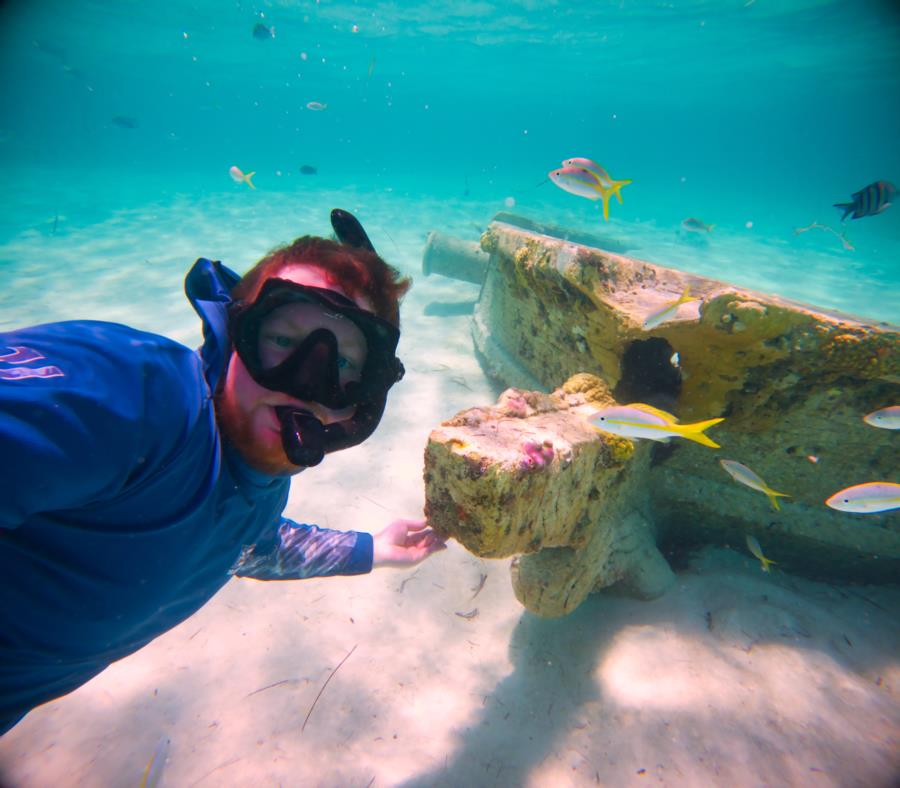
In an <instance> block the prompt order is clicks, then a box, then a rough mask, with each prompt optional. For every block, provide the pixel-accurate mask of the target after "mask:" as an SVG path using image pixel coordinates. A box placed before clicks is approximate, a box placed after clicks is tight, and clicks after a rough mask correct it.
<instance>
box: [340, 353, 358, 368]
mask: <svg viewBox="0 0 900 788" xmlns="http://www.w3.org/2000/svg"><path fill="white" fill-rule="evenodd" d="M337 365H338V369H353V368H354V367H355V366H356V364H354V363H353V362H352V361H351V360H350V359H349V358H347V357H346V356H338V360H337Z"/></svg>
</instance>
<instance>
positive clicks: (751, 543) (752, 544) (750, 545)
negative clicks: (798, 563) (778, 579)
mask: <svg viewBox="0 0 900 788" xmlns="http://www.w3.org/2000/svg"><path fill="white" fill-rule="evenodd" d="M746 541H747V549H748V550H749V551H750V552H751V553H753V555H754V556H755V557H756V558H758V559H759V563H760V564H761V566H762V570H763V572H768V571H769V566H770V565H771V564H777V563H778V561H773V560H772V559H771V558H766V557H765V556H764V555H763V551H762V548H761V547H760V546H759V542H758V541H757V540H756V537H755V536H751V535H750V534H747V537H746Z"/></svg>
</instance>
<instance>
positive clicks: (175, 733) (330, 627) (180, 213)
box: [0, 190, 900, 788]
mask: <svg viewBox="0 0 900 788" xmlns="http://www.w3.org/2000/svg"><path fill="white" fill-rule="evenodd" d="M257 198H258V202H257V205H256V207H254V208H248V207H247V204H246V202H245V195H244V194H238V195H234V196H231V195H229V196H227V197H223V198H221V199H210V200H207V201H205V202H204V201H200V202H199V204H198V202H197V201H193V200H190V199H187V198H185V199H179V198H177V197H176V198H174V199H173V200H172V201H169V202H167V203H165V204H160V205H157V206H153V207H151V208H143V209H141V210H138V209H135V210H131V211H129V210H123V211H120V212H117V213H114V214H112V215H110V216H108V217H106V218H104V219H103V220H102V221H97V222H88V223H85V224H83V225H82V226H78V227H69V228H65V229H60V227H59V225H58V223H57V226H56V228H55V230H56V232H55V234H52V233H50V232H48V226H49V225H48V221H51V220H52V219H53V216H52V211H51V215H50V217H49V219H46V218H42V219H41V221H40V222H32V224H31V225H30V229H28V230H24V231H22V232H21V233H18V234H16V235H14V236H12V237H11V238H10V239H8V240H7V241H5V242H4V243H3V244H2V246H0V256H2V261H3V262H2V265H3V266H4V274H3V280H4V287H3V292H2V295H0V314H2V319H0V320H2V322H0V328H9V327H12V326H14V325H21V324H26V323H29V322H38V321H44V320H54V319H66V318H76V317H79V318H86V317H90V318H100V319H108V320H117V321H121V322H126V323H129V324H131V325H135V326H136V327H139V328H144V329H149V330H155V331H158V332H160V333H164V334H167V335H168V336H171V337H173V338H175V339H178V340H180V341H183V342H185V343H187V344H189V345H194V344H196V343H197V342H198V341H199V332H198V328H197V323H196V321H195V320H194V319H193V317H192V313H191V312H190V309H189V307H188V306H187V304H186V302H185V301H184V299H183V296H182V295H181V289H180V288H181V280H182V278H183V275H184V272H185V271H186V270H187V268H188V266H189V265H190V263H191V262H192V261H193V260H194V258H195V257H197V256H199V255H204V256H208V257H217V258H221V259H222V260H223V261H224V262H225V263H226V264H228V265H231V266H232V267H234V268H236V269H237V270H239V271H242V270H245V269H246V268H247V267H249V265H250V264H251V263H252V262H253V260H255V259H256V258H257V257H259V256H260V255H261V254H263V253H264V252H266V251H267V250H268V249H269V248H271V247H272V246H274V245H275V244H277V243H280V242H283V241H287V240H290V238H291V235H292V233H293V234H300V233H302V232H304V231H307V230H309V231H311V232H316V233H326V232H327V230H328V225H327V209H328V208H330V207H332V206H339V207H344V208H347V209H349V210H352V211H354V212H356V213H357V215H358V216H359V217H360V218H361V219H362V221H363V222H364V224H365V226H366V227H367V229H368V230H369V232H370V235H371V236H372V239H373V241H374V242H375V244H376V247H377V248H379V250H380V251H381V252H382V253H383V254H384V255H385V256H386V257H387V258H389V259H390V260H391V261H392V262H393V263H395V264H396V265H398V266H399V267H400V268H401V269H402V270H404V271H405V272H409V273H411V274H413V275H414V276H415V278H416V283H415V286H414V288H413V289H412V291H411V292H410V294H409V296H408V297H407V299H406V301H405V304H404V310H403V321H404V322H403V328H404V335H403V339H402V342H401V347H400V355H401V357H402V358H403V360H404V363H405V364H406V368H407V375H406V378H405V379H404V381H403V382H402V383H401V384H399V385H398V386H397V387H396V388H395V389H394V391H393V392H392V394H391V398H390V401H389V405H388V412H387V414H386V416H385V418H384V420H383V422H382V425H381V427H380V428H379V430H378V432H377V433H376V434H375V435H374V436H373V437H372V438H371V439H370V440H369V441H367V442H366V443H365V444H363V446H361V447H359V448H356V449H354V450H352V451H347V452H342V453H340V454H335V455H331V456H329V457H328V459H327V460H326V462H325V463H323V465H321V466H319V467H318V468H315V469H313V470H310V471H308V472H306V473H304V474H302V475H301V476H299V477H297V478H296V480H295V481H294V484H293V488H292V494H291V498H290V502H289V505H288V508H287V510H286V514H287V515H288V516H290V517H293V518H294V519H296V520H299V521H302V522H314V523H318V524H319V525H322V526H325V527H329V528H337V529H356V530H366V531H377V530H380V529H381V528H382V527H383V526H384V525H386V524H387V523H388V522H390V520H392V519H394V518H395V517H402V516H410V517H415V516H420V513H421V511H422V506H423V503H424V500H423V485H422V454H423V449H424V446H425V442H426V440H427V436H428V433H429V431H430V430H431V429H432V428H433V427H435V426H436V425H437V424H439V423H440V421H442V420H444V419H446V418H449V417H450V416H452V415H453V414H455V413H456V412H458V411H459V410H461V409H464V408H467V407H471V406H474V405H478V404H484V403H488V402H492V401H493V400H494V398H495V397H496V394H497V393H498V392H497V391H496V389H494V388H492V386H491V384H490V383H489V382H488V381H487V380H486V379H485V377H484V375H483V373H482V372H481V370H480V368H479V366H478V363H477V361H476V360H475V358H474V355H473V352H472V345H471V340H470V337H469V317H468V314H469V312H470V310H471V306H472V304H473V303H474V301H475V300H476V298H477V296H478V288H477V286H474V285H469V284H465V283H460V282H456V281H453V280H450V279H446V278H442V277H438V276H434V277H430V278H425V277H423V276H422V275H421V274H420V273H419V272H420V259H421V250H422V246H423V244H424V237H425V233H426V232H427V231H428V230H430V229H434V228H438V229H441V230H443V231H444V232H448V233H450V234H455V235H458V236H460V237H468V238H473V239H474V238H477V236H478V231H479V229H480V228H483V226H484V223H485V222H486V221H487V220H488V219H489V217H490V215H491V214H492V212H493V211H494V210H498V209H501V208H502V207H503V206H502V204H501V205H495V204H487V203H486V204H484V205H483V206H480V207H479V210H478V211H475V212H474V213H473V210H472V206H471V205H469V206H467V207H466V208H465V209H463V208H461V207H454V206H452V205H449V206H448V205H446V204H442V203H438V202H434V203H431V204H428V205H420V206H419V211H420V212H419V214H418V215H416V216H415V217H412V218H410V216H409V215H407V214H404V218H403V221H400V220H398V213H399V211H398V208H397V201H398V200H399V199H400V198H399V197H398V196H397V195H391V194H384V195H375V196H373V195H371V194H367V193H364V192H354V191H352V190H343V191H341V192H336V193H323V194H320V195H318V198H317V200H316V205H315V206H312V205H310V204H309V203H310V200H306V201H305V202H304V204H303V207H301V208H300V209H298V208H297V207H296V204H294V205H291V206H290V207H287V206H286V205H284V201H279V200H278V198H276V197H271V196H270V197H266V196H265V195H257ZM266 200H267V201H268V202H264V201H266ZM473 215H476V218H475V219H473V218H472V216H473ZM479 224H480V227H479ZM288 226H289V227H290V228H291V229H289V230H287V231H285V229H284V228H285V227H288ZM611 226H613V227H615V224H614V223H612V224H611ZM293 228H299V229H298V230H296V232H295V231H294V229H293ZM618 230H619V231H621V232H623V233H624V232H637V231H636V230H634V229H633V228H632V229H631V230H629V228H623V227H619V228H618ZM670 235H671V234H667V236H666V237H667V238H668V237H670ZM61 239H63V240H62V241H61ZM647 243H648V245H649V246H651V247H652V246H653V243H652V239H651V241H648V242H647ZM673 243H674V242H673ZM723 243H724V244H725V245H727V243H728V240H727V239H726V241H724V242H723ZM634 254H635V256H638V257H644V259H649V260H651V261H652V262H657V263H661V264H667V263H668V264H672V265H676V266H677V265H678V263H676V262H674V261H673V260H665V259H660V257H659V256H658V255H653V256H651V255H644V254H641V252H640V250H636V251H635V252H634ZM785 254H788V252H785ZM826 256H827V257H828V258H829V259H830V253H828V254H827V255H826ZM51 261H52V262H51ZM826 269H827V265H826V266H825V267H824V268H823V270H826ZM806 271H807V273H808V271H809V269H808V268H807V269H806ZM73 272H77V273H78V278H79V284H78V288H79V289H78V290H77V291H76V292H73V290H72V287H73V284H72V281H73V280H72V273H73ZM698 273H707V274H709V273H710V272H707V271H699V270H698ZM838 273H839V271H838V269H837V268H836V269H835V276H837V274H838ZM718 275H719V277H720V278H728V277H727V271H725V270H723V271H720V273H719V274H718ZM760 276H761V277H762V279H764V278H765V277H766V276H768V274H767V273H766V272H765V270H763V271H762V273H761V274H760ZM815 281H816V282H817V283H818V284H817V286H820V287H822V286H823V285H822V282H823V278H822V277H817V278H816V280H815ZM824 281H826V282H827V281H829V280H828V279H827V277H826V278H825V280H824ZM835 282H836V283H835V285H834V287H833V289H832V290H831V291H829V292H828V293H825V294H824V295H825V298H824V300H825V301H828V300H829V298H830V299H831V302H830V303H828V304H827V305H828V306H836V307H838V308H844V309H847V310H848V311H854V310H853V304H852V303H840V302H839V301H840V299H841V298H849V296H848V295H847V292H848V291H847V289H846V288H841V287H840V286H839V282H837V280H835ZM745 284H748V285H750V286H757V287H759V288H760V289H766V288H765V287H764V286H763V285H764V282H763V281H760V282H745ZM782 284H785V283H784V282H782ZM785 286H789V283H787V284H786V285H785ZM779 292H782V293H783V294H784V295H789V296H791V297H797V294H796V293H794V292H784V287H782V288H780V290H779ZM816 295H817V294H816V292H810V293H808V294H807V295H806V298H805V300H807V301H813V302H816V301H817V298H816ZM836 302H837V303H836ZM773 557H775V558H777V555H773ZM508 564H509V562H508V561H506V560H501V561H485V560H481V559H479V558H477V557H474V556H472V555H470V554H468V553H467V552H466V551H465V550H464V549H462V548H461V547H460V546H459V545H456V544H451V545H450V547H449V549H448V550H446V551H445V552H443V553H440V554H438V555H436V556H435V557H433V558H431V559H430V560H428V561H427V562H425V563H423V564H422V565H420V566H419V567H416V568H413V569H408V570H396V569H380V570H377V571H375V572H373V573H372V574H370V575H366V576H362V577H351V578H322V579H313V580H306V581H292V582H291V581H289V582H268V583H264V582H257V581H252V580H232V581H231V582H230V583H228V585H226V586H225V587H224V588H223V589H222V591H221V592H220V593H219V594H218V595H217V596H216V597H215V598H214V599H213V600H212V601H211V602H210V603H209V604H207V605H206V606H205V607H204V608H203V609H202V610H200V611H199V612H198V613H197V614H196V615H194V616H192V617H191V618H190V619H188V620H187V621H185V622H183V623H182V624H181V625H180V626H178V627H176V628H175V629H173V630H171V631H170V632H168V633H166V634H165V635H163V636H162V637H160V638H158V639H157V640H155V641H154V642H153V643H151V644H150V645H149V646H147V647H146V648H144V649H142V650H141V651H140V652H138V653H136V654H134V655H132V656H130V657H128V658H126V659H124V660H122V661H120V662H118V663H116V664H114V665H112V666H111V667H110V668H109V669H107V670H106V671H105V672H104V673H102V674H101V675H100V676H98V677H97V678H95V679H94V680H93V681H91V682H89V683H88V684H86V685H84V686H83V687H81V688H80V689H78V690H77V691H75V692H73V693H71V694H70V695H68V696H66V697H64V698H62V699H60V700H58V701H55V702H53V703H50V704H47V705H45V706H43V707H41V708H39V709H37V710H35V711H34V712H32V713H31V714H30V715H28V716H27V717H26V718H25V720H24V721H23V722H21V723H20V724H19V725H18V726H17V727H16V728H14V729H13V730H12V731H11V732H10V733H9V734H7V735H6V736H5V737H3V738H2V739H0V784H2V785H3V786H10V787H12V788H31V787H32V786H69V785H77V786H134V785H137V784H138V783H139V781H140V778H141V773H142V771H143V770H144V767H145V765H146V763H147V761H148V759H149V758H150V756H151V754H152V753H153V751H154V748H155V747H156V745H157V742H158V741H159V740H160V738H161V737H163V736H164V737H168V738H169V740H170V746H169V750H168V760H167V762H166V764H165V768H164V770H163V773H162V778H161V781H160V785H161V786H163V787H164V788H165V786H249V785H252V786H359V788H367V787H368V786H464V785H472V786H482V785H483V786H553V787H554V788H556V786H570V785H571V786H581V785H605V786H627V785H644V784H648V783H655V784H663V785H673V786H680V785H686V786H693V785H698V786H707V785H728V786H759V785H772V786H778V785H801V786H806V785H813V786H866V787H867V788H868V787H870V786H891V785H895V784H897V782H898V780H900V697H898V696H900V658H898V656H897V655H898V653H900V651H898V646H900V615H898V611H900V590H898V588H896V587H860V586H854V587H842V586H829V585H825V584H821V583H813V582H810V581H807V580H803V579H800V578H796V577H792V576H791V575H790V574H789V571H775V572H773V573H772V574H771V575H767V574H763V573H762V572H761V571H760V569H759V564H758V562H756V561H755V560H754V559H752V558H751V557H750V556H747V555H745V554H744V552H743V551H737V552H734V551H729V550H721V549H712V548H710V549H707V550H705V551H703V552H701V553H699V554H697V555H696V556H694V558H693V560H692V561H691V563H690V565H689V566H688V567H687V568H686V569H683V570H682V571H680V572H679V574H678V579H677V583H676V585H675V586H674V587H673V588H672V589H671V590H670V591H669V592H668V593H667V594H666V595H665V596H663V597H662V598H660V599H657V600H655V601H652V602H639V601H636V600H632V599H629V598H627V597H625V596H622V595H619V594H617V593H616V592H615V590H614V589H613V590H610V591H607V592H604V593H602V594H597V595H595V596H593V597H591V598H590V600H589V601H588V602H586V603H585V604H584V605H582V606H581V608H579V609H578V610H577V611H576V612H575V613H574V614H572V615H571V616H569V617H567V618H565V619H559V620H542V619H539V618H537V617H535V616H532V615H531V614H529V613H526V612H525V611H524V610H523V609H522V608H521V606H520V605H519V604H518V602H517V601H516V599H515V597H514V596H513V593H512V589H511V587H510V581H509V573H508ZM786 569H787V570H789V567H787V568H786ZM483 578H484V582H483V585H482V579H483ZM479 589H480V590H479ZM473 611H477V613H475V614H473ZM463 613H465V614H467V617H463V616H462V615H460V614H463ZM348 655H349V656H348ZM342 660H345V661H343V662H342ZM339 665H340V667H339V668H338V666H339ZM336 668H338V669H337V670H336V672H335V669H336ZM326 682H327V684H326Z"/></svg>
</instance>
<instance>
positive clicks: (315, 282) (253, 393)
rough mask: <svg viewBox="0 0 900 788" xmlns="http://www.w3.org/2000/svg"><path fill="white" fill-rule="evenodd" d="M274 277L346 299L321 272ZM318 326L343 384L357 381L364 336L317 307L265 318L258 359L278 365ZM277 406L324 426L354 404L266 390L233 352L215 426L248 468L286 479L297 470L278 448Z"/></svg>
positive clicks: (347, 414)
mask: <svg viewBox="0 0 900 788" xmlns="http://www.w3.org/2000/svg"><path fill="white" fill-rule="evenodd" d="M278 278H279V279H287V280H289V281H291V282H296V283H297V284H301V285H309V286H312V287H322V288H328V289H330V290H334V291H336V292H338V293H340V294H341V295H344V296H347V297H349V296H348V294H347V293H345V292H344V291H343V290H341V289H340V288H339V287H336V286H334V285H331V284H329V283H328V281H327V280H326V278H325V274H324V272H323V271H322V269H320V268H316V267H314V266H311V265H305V264H303V265H300V264H298V265H294V266H291V267H288V268H286V269H283V270H282V271H281V272H280V273H279V274H278ZM355 301H356V303H357V305H358V306H360V307H362V308H363V309H369V310H371V309H372V306H371V304H370V303H369V302H368V301H367V300H366V299H364V298H357V299H355ZM317 328H327V329H328V330H329V331H331V332H333V333H334V335H335V338H336V339H337V342H338V368H339V375H340V380H341V383H342V384H343V383H346V382H348V381H350V380H359V378H360V376H361V374H362V368H363V365H364V364H365V360H366V340H365V337H364V336H363V333H362V332H361V331H360V330H359V328H357V327H356V325H354V324H353V322H352V321H350V320H349V319H347V318H344V317H342V316H340V315H338V314H335V313H331V312H329V311H328V310H327V309H326V308H324V307H321V306H319V305H317V304H309V303H291V304H285V305H284V306H281V307H279V308H278V309H275V310H274V311H273V312H272V313H271V314H270V315H268V316H267V317H266V318H265V320H264V321H263V323H262V325H261V327H260V332H259V341H260V349H259V352H260V358H261V360H262V361H263V362H264V364H265V366H266V367H267V368H271V367H273V366H275V365H277V364H278V363H280V362H281V361H283V360H284V359H285V358H287V356H288V355H290V353H291V352H292V351H293V349H294V348H296V347H297V345H299V344H300V343H301V342H302V341H303V340H304V339H305V338H306V336H307V335H308V334H309V333H310V332H312V331H314V330H315V329H317ZM280 406H294V407H298V408H302V409H304V410H307V411H309V412H310V413H312V414H313V415H314V416H315V417H316V418H317V419H319V421H321V422H322V423H323V424H332V423H334V422H337V421H343V420H345V419H349V418H351V417H352V416H353V413H354V411H355V410H356V407H355V406H351V407H349V408H344V409H342V410H332V409H330V408H327V407H325V406H324V405H322V404H320V403H318V402H305V401H303V400H299V399H295V398H293V397H291V396H290V395H289V394H285V393H284V392H280V391H271V390H270V389H267V388H264V387H262V386H260V385H259V384H258V383H257V382H256V381H255V380H254V379H253V378H252V377H251V376H250V373H249V372H248V371H247V368H246V367H245V366H244V362H243V361H241V359H240V356H238V354H237V353H235V352H232V354H231V360H230V361H229V364H228V370H227V372H226V373H225V380H224V382H223V385H222V390H221V391H220V392H219V395H218V397H217V398H216V416H217V418H218V421H219V426H220V428H221V429H222V432H223V433H224V434H225V437H226V438H227V439H228V440H229V441H230V442H231V443H232V444H233V445H234V446H235V447H236V448H237V449H238V451H239V452H240V454H241V456H242V457H243V458H244V460H245V461H246V462H247V463H248V464H249V465H250V466H251V467H253V468H256V469H257V470H260V471H263V472H264V473H268V474H270V475H273V476H287V475H290V474H294V473H298V472H299V471H300V470H301V468H299V467H298V466H296V465H294V464H293V463H291V462H289V461H288V458H287V456H286V455H285V453H284V449H283V447H282V444H281V424H280V422H279V420H278V416H277V415H276V412H275V408H277V407H280Z"/></svg>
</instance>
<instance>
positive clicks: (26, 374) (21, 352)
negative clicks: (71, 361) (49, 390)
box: [0, 345, 66, 380]
mask: <svg viewBox="0 0 900 788" xmlns="http://www.w3.org/2000/svg"><path fill="white" fill-rule="evenodd" d="M7 350H9V351H10V352H9V353H0V364H16V365H20V364H30V363H31V362H33V361H41V360H42V359H44V358H45V357H44V356H43V355H42V354H41V353H38V352H37V351H36V350H32V349H31V348H30V347H22V346H18V345H13V346H12V347H8V348H7ZM65 375H66V373H65V372H63V371H62V370H61V369H60V368H59V367H57V366H55V365H50V366H46V367H23V366H15V367H12V368H10V369H7V368H6V367H3V366H0V380H25V378H62V377H65Z"/></svg>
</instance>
